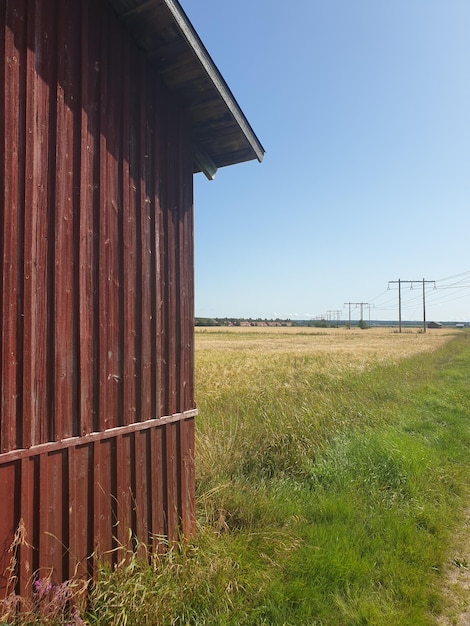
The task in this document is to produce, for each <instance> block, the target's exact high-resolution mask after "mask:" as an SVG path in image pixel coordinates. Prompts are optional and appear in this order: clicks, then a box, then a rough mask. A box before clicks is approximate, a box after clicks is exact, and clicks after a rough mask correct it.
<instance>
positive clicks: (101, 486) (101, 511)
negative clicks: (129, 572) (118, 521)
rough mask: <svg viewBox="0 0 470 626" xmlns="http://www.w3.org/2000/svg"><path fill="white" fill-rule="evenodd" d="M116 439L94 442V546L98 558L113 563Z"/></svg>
mask: <svg viewBox="0 0 470 626" xmlns="http://www.w3.org/2000/svg"><path fill="white" fill-rule="evenodd" d="M114 448H115V440H114V439H105V440H103V441H99V442H97V443H95V444H94V463H93V479H94V480H93V484H94V498H93V503H94V504H93V508H94V515H93V521H94V533H93V534H94V546H93V549H94V551H95V552H96V554H97V555H98V558H100V559H103V560H104V561H105V562H107V563H111V561H112V554H111V550H112V548H113V539H112V537H113V513H112V511H113V509H112V507H113V504H112V502H113V489H112V476H111V470H112V465H113V456H114Z"/></svg>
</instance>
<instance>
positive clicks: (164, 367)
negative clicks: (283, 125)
mask: <svg viewBox="0 0 470 626" xmlns="http://www.w3.org/2000/svg"><path fill="white" fill-rule="evenodd" d="M159 115H160V119H161V123H160V125H159V135H160V146H159V153H158V154H159V161H160V166H159V174H160V185H159V200H160V211H159V226H158V232H159V236H160V246H159V248H160V294H161V297H160V301H159V306H158V309H157V315H158V318H159V330H160V335H159V337H158V339H157V344H158V348H159V365H160V376H159V381H160V389H161V395H162V398H161V410H160V415H168V414H169V413H170V385H169V367H170V364H169V355H168V351H169V344H168V341H169V339H168V333H169V330H170V322H169V308H168V293H169V289H168V254H169V250H170V243H169V241H168V221H169V209H168V186H169V185H168V178H169V175H170V172H171V167H170V165H169V162H168V146H167V143H168V119H167V118H168V115H169V113H168V98H167V94H166V93H164V92H162V97H161V99H160V102H159Z"/></svg>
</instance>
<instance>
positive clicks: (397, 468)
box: [83, 331, 470, 626]
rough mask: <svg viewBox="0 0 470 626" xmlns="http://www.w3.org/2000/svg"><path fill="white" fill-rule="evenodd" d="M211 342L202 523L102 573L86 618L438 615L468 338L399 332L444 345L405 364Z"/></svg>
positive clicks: (457, 494)
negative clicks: (176, 541) (156, 551)
mask: <svg viewBox="0 0 470 626" xmlns="http://www.w3.org/2000/svg"><path fill="white" fill-rule="evenodd" d="M367 332H368V331H367ZM344 337H345V338H346V340H347V341H355V339H354V338H352V339H351V338H350V336H349V335H344ZM363 337H365V335H363ZM204 339H205V343H204V348H203V349H199V350H197V381H196V388H197V393H198V397H197V402H198V406H199V411H200V416H199V418H198V427H197V433H196V468H197V520H198V531H197V535H196V537H195V538H193V539H192V540H191V541H189V542H182V543H181V544H180V545H178V546H172V547H169V549H168V551H167V552H166V554H164V555H149V559H150V565H149V559H147V558H143V556H142V551H140V552H139V556H130V555H124V557H125V558H123V561H122V564H121V566H120V567H118V568H117V569H116V570H115V571H109V570H107V569H106V568H103V569H101V571H100V573H99V577H98V580H97V581H96V584H95V585H94V588H93V591H92V593H91V595H90V603H89V607H88V612H87V614H86V619H87V621H88V623H90V624H100V625H103V626H106V625H107V624H123V625H124V624H129V625H130V624H133V625H145V624H148V625H151V624H152V625H163V626H166V625H168V626H170V625H171V626H175V625H188V626H189V625H191V626H197V625H204V626H212V625H213V626H216V625H217V626H220V625H222V626H223V625H225V626H245V625H246V626H249V625H253V626H255V625H256V626H258V625H264V624H265V625H270V626H271V625H279V626H281V625H283V626H314V625H318V626H320V625H328V626H341V625H344V626H346V625H347V626H354V625H364V624H369V625H387V626H388V625H390V624H393V625H394V626H405V625H409V626H420V625H428V624H429V625H430V624H435V623H436V620H437V618H438V616H439V615H440V614H441V613H442V611H443V610H444V609H445V608H446V599H445V597H444V595H443V591H442V588H443V587H442V575H443V574H442V573H443V567H444V564H445V562H446V560H448V559H449V558H450V553H449V550H450V546H451V538H452V534H453V532H454V531H455V529H456V528H458V526H459V524H460V523H461V522H462V515H463V511H464V508H465V505H466V501H467V497H468V495H469V493H468V487H467V476H468V472H469V470H470V455H469V454H468V451H469V444H470V432H469V428H468V420H469V416H470V415H469V414H470V388H469V387H468V382H467V381H468V371H469V367H470V341H467V340H466V339H467V335H465V334H463V333H462V334H458V335H456V336H455V337H446V339H445V341H444V342H442V341H441V342H440V343H439V344H437V343H434V344H433V343H432V342H433V341H434V339H432V338H431V339H424V338H423V337H420V336H407V338H403V337H400V336H398V335H395V336H393V337H388V338H387V341H389V340H394V339H397V341H400V342H402V345H405V341H406V340H407V341H409V342H411V341H415V342H417V343H418V342H424V341H428V342H431V343H428V344H424V343H423V347H422V349H418V350H416V349H414V351H415V352H417V353H416V354H414V355H413V356H410V354H411V352H412V351H413V350H411V348H410V346H408V348H409V349H408V348H407V349H406V350H405V356H403V357H402V358H400V356H399V354H398V352H397V350H396V345H394V347H392V349H391V352H390V354H391V355H392V356H390V357H388V356H387V353H386V350H385V349H382V350H381V351H380V353H377V352H376V351H375V349H374V350H373V351H371V350H370V349H369V350H367V348H364V349H363V351H362V352H360V350H359V349H357V350H349V351H348V352H347V356H346V358H345V357H344V354H343V353H340V352H338V351H336V352H335V351H331V350H330V351H328V350H326V349H323V350H322V352H321V353H320V352H316V351H315V350H312V349H311V346H309V345H307V344H305V345H304V346H303V347H302V348H299V346H298V345H297V346H296V347H295V349H292V344H290V345H289V346H288V347H286V348H285V349H283V346H282V338H281V337H278V338H277V339H276V347H275V349H272V347H271V348H270V347H269V346H268V344H266V349H263V347H262V342H261V341H258V340H259V337H255V341H257V342H258V344H259V345H257V346H255V345H254V344H253V343H250V339H249V338H247V337H246V336H243V337H239V338H238V340H239V341H240V340H242V339H243V341H245V343H244V344H243V345H241V344H237V339H236V338H233V337H232V336H230V338H229V339H228V341H230V342H232V343H231V346H232V347H231V348H230V349H229V350H227V347H226V344H225V343H222V344H217V342H215V343H212V344H211V339H209V340H208V341H206V340H207V337H204ZM216 339H217V338H216ZM376 340H377V339H375V340H374V341H376ZM217 341H220V338H219V339H217ZM224 341H225V340H224ZM286 341H287V339H286ZM296 341H297V340H296ZM298 341H302V342H313V341H315V337H314V336H311V337H309V338H305V337H301V338H300V339H298ZM361 341H363V342H366V339H361ZM364 345H365V344H364ZM407 345H408V344H407ZM429 346H431V348H429ZM423 350H424V351H423ZM364 353H367V354H368V357H367V358H364ZM83 617H84V618H85V615H83Z"/></svg>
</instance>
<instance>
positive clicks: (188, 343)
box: [178, 118, 194, 411]
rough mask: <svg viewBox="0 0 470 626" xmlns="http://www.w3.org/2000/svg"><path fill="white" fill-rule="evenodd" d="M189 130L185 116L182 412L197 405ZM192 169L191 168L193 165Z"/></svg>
mask: <svg viewBox="0 0 470 626" xmlns="http://www.w3.org/2000/svg"><path fill="white" fill-rule="evenodd" d="M187 136H188V129H187V127H186V124H185V123H184V120H183V118H181V122H180V141H179V163H180V166H179V171H180V183H179V185H180V197H179V223H178V229H179V233H178V241H179V259H178V275H179V280H178V285H179V287H178V298H179V316H178V318H179V326H180V332H179V336H180V343H179V358H178V361H179V366H178V367H179V370H180V371H179V391H178V393H179V408H178V410H179V411H186V410H189V409H191V408H194V407H193V405H192V360H193V340H192V337H193V334H194V318H193V315H194V312H193V302H192V285H193V270H192V267H193V258H192V243H191V239H192V235H193V233H192V173H191V170H192V159H190V158H188V156H189V157H190V156H191V150H190V146H189V145H188V142H187V141H186V137H187ZM188 166H189V167H190V168H191V169H189V167H188Z"/></svg>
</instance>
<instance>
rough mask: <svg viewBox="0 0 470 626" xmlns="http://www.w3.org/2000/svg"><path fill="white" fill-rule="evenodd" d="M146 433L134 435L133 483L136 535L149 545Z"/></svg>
mask: <svg viewBox="0 0 470 626" xmlns="http://www.w3.org/2000/svg"><path fill="white" fill-rule="evenodd" d="M148 444H149V439H148V432H147V431H145V430H144V431H140V432H139V431H138V432H136V433H135V482H136V491H135V493H134V501H135V511H136V522H137V524H136V534H137V538H138V540H139V541H140V542H142V543H144V544H145V545H148V543H149V484H148V483H149V472H150V468H149V464H150V458H149V454H148V448H149V446H148Z"/></svg>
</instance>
